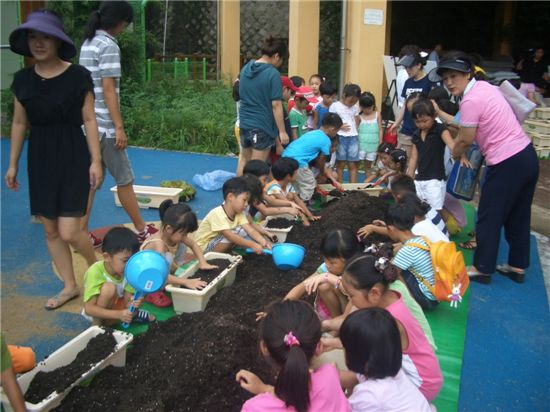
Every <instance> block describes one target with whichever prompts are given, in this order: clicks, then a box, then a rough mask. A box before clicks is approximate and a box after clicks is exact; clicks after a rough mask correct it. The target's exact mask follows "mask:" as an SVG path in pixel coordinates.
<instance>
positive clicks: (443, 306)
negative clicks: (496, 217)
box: [426, 203, 475, 412]
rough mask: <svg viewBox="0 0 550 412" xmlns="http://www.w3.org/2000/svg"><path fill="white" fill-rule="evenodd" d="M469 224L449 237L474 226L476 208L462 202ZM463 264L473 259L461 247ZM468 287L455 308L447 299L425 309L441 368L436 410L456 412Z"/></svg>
mask: <svg viewBox="0 0 550 412" xmlns="http://www.w3.org/2000/svg"><path fill="white" fill-rule="evenodd" d="M463 206H464V209H465V211H466V217H467V219H468V224H467V225H466V227H464V228H463V229H462V231H461V232H460V233H459V234H457V235H456V236H453V237H452V240H453V241H454V242H455V243H456V244H457V245H458V244H459V243H461V242H464V241H466V240H468V239H469V237H468V235H467V233H468V232H470V231H471V230H473V229H474V226H475V209H474V208H473V207H472V206H471V205H469V204H465V203H464V204H463ZM462 252H463V253H464V260H465V262H466V265H470V264H471V263H472V257H473V252H472V251H471V250H463V251H462ZM469 302H470V289H468V292H467V293H466V295H465V296H464V298H463V300H462V303H460V304H459V305H458V309H454V308H451V307H450V305H449V303H448V302H443V303H440V304H439V306H438V308H437V309H436V310H434V311H431V312H427V313H426V318H427V319H428V322H429V323H430V326H431V328H432V333H433V336H434V339H435V343H436V345H437V351H436V355H437V358H438V359H439V365H440V366H441V371H442V372H443V388H442V389H441V392H440V393H439V395H438V397H437V398H436V399H435V400H434V404H435V406H436V407H437V410H438V412H456V411H457V410H458V396H459V391H460V374H461V370H462V357H463V354H464V338H465V336H466V323H467V321H468V307H469Z"/></svg>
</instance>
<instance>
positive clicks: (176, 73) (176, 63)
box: [174, 57, 178, 79]
mask: <svg viewBox="0 0 550 412" xmlns="http://www.w3.org/2000/svg"><path fill="white" fill-rule="evenodd" d="M177 77H178V58H177V57H174V79H175V78H177Z"/></svg>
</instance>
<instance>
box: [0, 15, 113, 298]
mask: <svg viewBox="0 0 550 412" xmlns="http://www.w3.org/2000/svg"><path fill="white" fill-rule="evenodd" d="M10 49H11V50H12V51H13V52H14V53H17V54H20V55H23V56H28V57H32V58H33V59H34V62H35V64H34V65H33V66H30V67H26V68H24V69H22V70H20V71H19V72H17V73H15V75H14V79H13V83H12V86H11V89H12V91H13V94H14V96H15V99H14V111H13V123H12V128H11V149H10V160H9V166H8V170H7V172H6V175H5V180H6V184H7V186H8V187H9V188H10V189H11V190H18V189H19V182H18V179H17V174H18V168H19V167H18V164H19V158H20V156H21V151H22V149H23V144H24V142H25V135H26V133H27V131H29V132H30V133H29V139H28V150H27V156H28V161H27V163H28V166H27V168H28V174H29V194H30V209H31V214H32V215H34V216H38V217H39V218H40V221H41V222H42V224H43V226H44V231H45V233H46V243H47V246H48V250H49V252H50V255H51V257H52V260H53V262H54V264H55V267H56V268H57V270H58V271H59V274H60V276H61V278H62V280H63V284H64V285H63V289H62V290H61V291H60V292H59V293H58V294H57V295H55V296H54V297H52V298H50V299H49V300H48V302H47V303H46V306H45V308H46V309H56V308H58V307H60V306H62V305H63V304H65V303H66V302H67V301H69V300H71V299H74V298H76V297H77V296H78V295H79V290H78V287H77V284H76V281H75V275H74V270H73V262H72V256H71V254H72V252H71V249H70V247H69V246H72V247H73V248H74V249H75V250H77V251H78V252H79V253H80V254H81V255H82V256H83V257H84V258H85V259H86V261H87V263H88V265H91V264H92V263H94V262H95V261H96V256H95V253H94V250H93V248H92V245H91V243H90V239H89V237H88V234H87V233H86V232H85V231H83V230H81V228H80V220H81V218H82V216H84V215H85V213H86V203H87V199H88V192H89V191H90V188H95V187H96V186H97V185H98V184H99V183H100V182H101V180H102V178H103V171H102V168H101V154H100V150H99V136H98V130H97V123H96V118H95V113H94V94H93V83H92V79H91V77H90V72H89V71H88V70H86V69H85V68H84V67H82V66H79V65H77V64H72V63H71V62H70V59H71V58H73V57H74V56H75V55H76V48H75V46H74V44H73V42H72V40H71V39H70V38H69V37H68V36H67V35H66V34H65V32H64V30H63V23H62V21H61V19H60V18H59V16H58V15H57V14H55V13H53V12H51V11H48V10H40V11H35V12H32V13H31V14H29V16H28V17H27V20H26V21H25V23H23V24H22V25H20V26H19V27H17V28H16V29H15V30H14V31H13V32H12V33H11V35H10ZM83 125H84V129H85V131H86V134H85V135H84V132H83V130H82V126H83Z"/></svg>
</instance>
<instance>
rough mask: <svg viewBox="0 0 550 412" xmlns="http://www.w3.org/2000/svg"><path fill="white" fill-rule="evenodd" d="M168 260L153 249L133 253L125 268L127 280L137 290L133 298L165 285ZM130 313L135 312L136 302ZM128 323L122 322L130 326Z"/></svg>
mask: <svg viewBox="0 0 550 412" xmlns="http://www.w3.org/2000/svg"><path fill="white" fill-rule="evenodd" d="M169 270H170V268H169V266H168V262H167V261H166V259H165V258H164V256H162V255H161V254H160V253H158V252H155V251H153V250H142V251H141V252H138V253H136V254H135V255H133V256H132V257H131V258H130V259H129V260H128V262H127V263H126V267H125V268H124V276H125V277H126V281H127V282H128V283H129V284H130V285H131V286H132V287H133V288H134V289H135V290H136V292H135V294H134V298H133V300H137V299H139V298H141V297H142V296H144V295H146V294H148V293H153V292H156V291H158V290H160V289H162V288H163V287H164V284H165V283H166V280H167V279H168V273H169ZM129 310H130V313H134V311H135V307H134V304H133V303H132V305H131V306H130V309H129ZM128 326H130V325H129V324H128V323H126V322H124V323H123V324H122V327H123V328H128Z"/></svg>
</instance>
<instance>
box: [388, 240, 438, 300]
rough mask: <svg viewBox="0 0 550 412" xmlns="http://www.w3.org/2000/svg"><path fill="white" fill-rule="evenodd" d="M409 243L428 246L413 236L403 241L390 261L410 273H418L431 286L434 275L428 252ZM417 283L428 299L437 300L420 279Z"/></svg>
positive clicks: (433, 281) (433, 282)
mask: <svg viewBox="0 0 550 412" xmlns="http://www.w3.org/2000/svg"><path fill="white" fill-rule="evenodd" d="M409 243H418V244H420V245H423V246H426V247H429V246H428V244H427V243H426V242H425V241H424V239H422V238H421V237H413V238H411V239H409V240H407V241H406V242H405V243H403V247H402V248H401V249H399V251H398V252H397V254H396V255H395V256H394V258H393V260H392V263H393V264H394V265H395V266H397V267H398V268H399V269H401V270H408V271H409V272H411V273H412V274H419V275H420V276H422V277H423V278H424V279H425V280H426V282H428V283H429V284H430V285H431V286H432V287H433V286H434V284H435V277H434V269H433V265H432V258H431V256H430V252H429V251H427V250H422V249H420V248H418V247H415V246H407V245H408V244H409ZM417 280H418V279H417ZM418 285H419V286H420V290H421V291H422V293H424V295H425V296H426V297H427V298H428V299H430V300H437V299H436V298H435V296H434V295H432V293H431V292H430V291H429V289H428V288H427V287H426V286H424V283H422V282H421V281H420V280H418Z"/></svg>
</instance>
